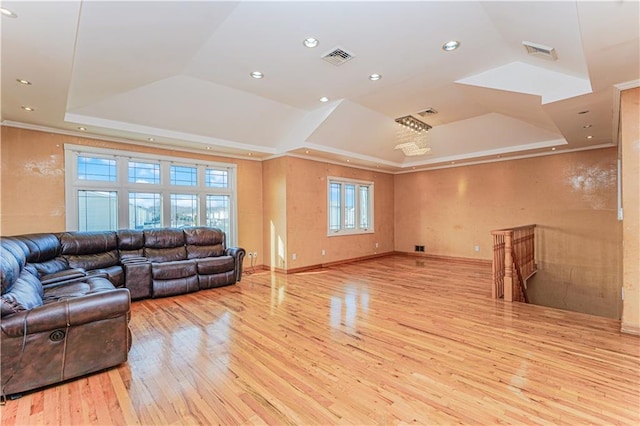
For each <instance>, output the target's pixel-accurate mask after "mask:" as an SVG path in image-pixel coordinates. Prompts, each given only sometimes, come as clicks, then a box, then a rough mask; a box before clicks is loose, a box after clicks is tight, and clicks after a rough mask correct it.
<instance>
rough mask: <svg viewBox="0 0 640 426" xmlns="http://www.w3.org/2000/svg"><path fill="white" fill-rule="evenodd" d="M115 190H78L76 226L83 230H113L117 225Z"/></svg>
mask: <svg viewBox="0 0 640 426" xmlns="http://www.w3.org/2000/svg"><path fill="white" fill-rule="evenodd" d="M117 218H118V198H117V192H115V191H83V190H80V191H78V227H79V228H80V229H82V230H83V231H104V230H110V231H113V230H115V229H116V228H117V225H118V221H117Z"/></svg>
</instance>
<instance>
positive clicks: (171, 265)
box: [151, 260, 197, 281]
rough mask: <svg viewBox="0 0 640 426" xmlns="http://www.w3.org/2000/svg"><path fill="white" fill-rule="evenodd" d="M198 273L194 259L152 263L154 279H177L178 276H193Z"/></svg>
mask: <svg viewBox="0 0 640 426" xmlns="http://www.w3.org/2000/svg"><path fill="white" fill-rule="evenodd" d="M196 274H197V269H196V262H195V261H194V260H180V261H177V262H164V263H152V264H151V276H152V277H153V280H154V281H155V280H175V279H178V278H187V277H192V276H195V275H196Z"/></svg>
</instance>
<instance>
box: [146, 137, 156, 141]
mask: <svg viewBox="0 0 640 426" xmlns="http://www.w3.org/2000/svg"><path fill="white" fill-rule="evenodd" d="M147 140H148V141H149V142H155V139H154V138H147Z"/></svg>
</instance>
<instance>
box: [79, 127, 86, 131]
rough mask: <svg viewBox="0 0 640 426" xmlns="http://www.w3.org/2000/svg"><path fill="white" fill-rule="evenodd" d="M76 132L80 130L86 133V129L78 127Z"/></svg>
mask: <svg viewBox="0 0 640 426" xmlns="http://www.w3.org/2000/svg"><path fill="white" fill-rule="evenodd" d="M78 130H80V131H81V132H86V131H87V128H86V127H78Z"/></svg>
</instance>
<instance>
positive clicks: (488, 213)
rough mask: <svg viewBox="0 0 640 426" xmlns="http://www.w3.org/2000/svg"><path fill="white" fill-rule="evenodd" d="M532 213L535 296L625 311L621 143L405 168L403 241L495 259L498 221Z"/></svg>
mask: <svg viewBox="0 0 640 426" xmlns="http://www.w3.org/2000/svg"><path fill="white" fill-rule="evenodd" d="M532 223H533V224H537V230H536V244H537V262H538V268H539V272H538V273H537V275H536V276H534V277H533V278H532V279H531V280H530V281H529V295H530V298H531V299H532V301H533V302H534V303H538V304H542V305H546V306H553V307H557V308H562V309H569V310H574V311H579V312H586V313H590V314H595V315H601V316H606V317H612V318H620V310H621V301H620V272H619V267H620V264H621V259H620V251H619V246H620V243H621V242H620V236H619V235H620V234H619V229H620V224H619V222H618V221H617V214H616V150H615V149H614V148H607V149H598V150H591V151H583V152H575V153H567V154H558V155H551V156H544V157H536V158H529V159H523V160H512V161H504V162H497V163H491V164H481V165H474V166H466V167H457V168H450V169H442V170H434V171H427V172H417V173H408V174H400V175H396V179H395V225H396V226H395V236H396V240H395V247H396V250H398V251H404V252H412V251H413V249H414V245H416V244H419V245H424V246H425V252H426V253H429V254H437V255H445V256H454V257H466V258H479V259H491V258H492V247H491V241H492V240H491V236H490V234H489V232H490V231H491V230H492V229H500V228H506V227H510V226H518V225H526V224H532ZM476 245H477V246H479V248H480V251H479V252H476V251H475V250H474V246H476Z"/></svg>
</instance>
